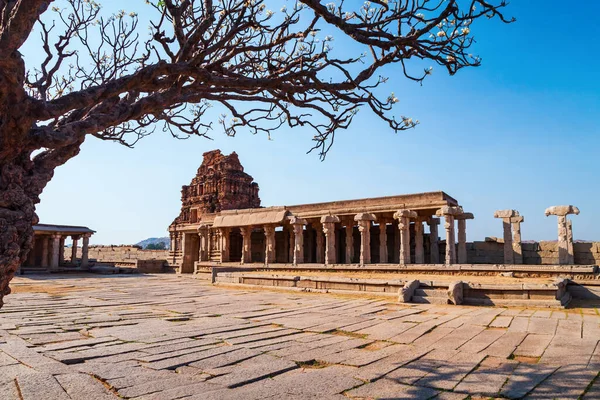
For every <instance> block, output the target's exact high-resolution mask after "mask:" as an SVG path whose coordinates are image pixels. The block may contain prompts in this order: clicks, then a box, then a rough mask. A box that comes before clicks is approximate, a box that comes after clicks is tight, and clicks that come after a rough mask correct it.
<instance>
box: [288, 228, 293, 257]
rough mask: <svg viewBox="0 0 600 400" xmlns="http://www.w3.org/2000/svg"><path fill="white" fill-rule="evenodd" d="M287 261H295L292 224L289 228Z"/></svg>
mask: <svg viewBox="0 0 600 400" xmlns="http://www.w3.org/2000/svg"><path fill="white" fill-rule="evenodd" d="M287 262H288V263H290V264H293V263H294V227H293V226H291V225H290V227H289V229H288V257H287Z"/></svg>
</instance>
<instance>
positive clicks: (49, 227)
mask: <svg viewBox="0 0 600 400" xmlns="http://www.w3.org/2000/svg"><path fill="white" fill-rule="evenodd" d="M33 232H34V233H40V234H46V233H48V234H50V233H96V231H93V230H91V229H90V228H88V227H87V226H73V225H54V224H37V225H34V226H33Z"/></svg>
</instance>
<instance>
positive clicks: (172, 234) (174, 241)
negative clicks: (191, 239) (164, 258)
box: [169, 232, 177, 251]
mask: <svg viewBox="0 0 600 400" xmlns="http://www.w3.org/2000/svg"><path fill="white" fill-rule="evenodd" d="M169 238H170V239H171V243H170V245H169V250H171V251H175V249H176V247H177V239H176V233H175V232H169Z"/></svg>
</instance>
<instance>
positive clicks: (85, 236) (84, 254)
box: [81, 233, 92, 270]
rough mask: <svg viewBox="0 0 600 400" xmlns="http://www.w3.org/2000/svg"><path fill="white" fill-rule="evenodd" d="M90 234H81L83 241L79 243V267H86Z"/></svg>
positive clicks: (87, 264)
mask: <svg viewBox="0 0 600 400" xmlns="http://www.w3.org/2000/svg"><path fill="white" fill-rule="evenodd" d="M90 236H92V235H90V234H89V233H84V234H83V243H82V245H81V269H84V270H86V269H88V267H89V262H88V252H89V244H90Z"/></svg>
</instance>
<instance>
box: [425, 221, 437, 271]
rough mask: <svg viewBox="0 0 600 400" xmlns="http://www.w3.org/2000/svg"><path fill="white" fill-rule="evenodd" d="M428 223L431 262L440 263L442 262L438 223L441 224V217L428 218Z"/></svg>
mask: <svg viewBox="0 0 600 400" xmlns="http://www.w3.org/2000/svg"><path fill="white" fill-rule="evenodd" d="M427 224H428V225H429V251H430V253H431V254H430V256H429V258H430V260H429V262H430V263H431V264H439V263H440V247H439V236H440V235H439V233H438V225H439V224H440V219H439V218H435V217H431V218H429V220H427Z"/></svg>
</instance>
